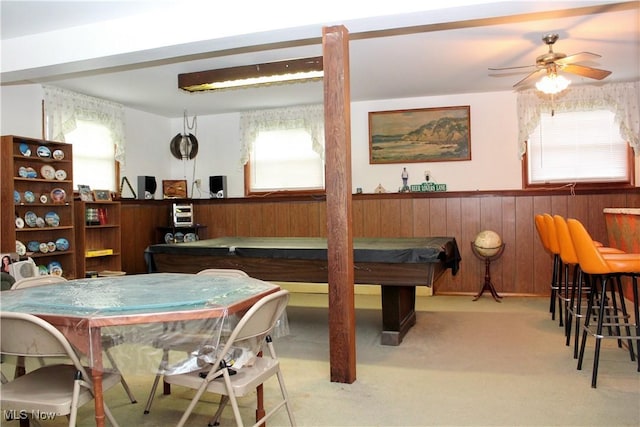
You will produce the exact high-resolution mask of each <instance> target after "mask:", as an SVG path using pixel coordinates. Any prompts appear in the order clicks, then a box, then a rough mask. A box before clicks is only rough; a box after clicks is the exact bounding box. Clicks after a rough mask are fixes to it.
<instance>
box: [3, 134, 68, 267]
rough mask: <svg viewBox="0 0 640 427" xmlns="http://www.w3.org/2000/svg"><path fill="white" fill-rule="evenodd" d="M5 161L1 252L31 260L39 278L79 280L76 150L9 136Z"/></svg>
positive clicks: (7, 137) (38, 140) (4, 138)
mask: <svg viewBox="0 0 640 427" xmlns="http://www.w3.org/2000/svg"><path fill="white" fill-rule="evenodd" d="M47 153H48V155H47ZM54 154H55V156H54ZM0 162H1V165H2V167H1V168H0V177H1V178H2V192H1V196H0V201H1V204H2V209H1V210H0V250H1V251H2V252H3V253H8V252H18V253H19V255H21V258H25V259H26V257H31V258H32V259H33V260H34V262H35V263H36V264H37V265H38V266H39V268H40V274H47V273H48V272H51V271H54V272H56V273H58V274H59V271H60V270H59V269H62V276H64V277H66V278H67V279H74V278H76V277H77V271H76V253H75V251H76V248H75V232H74V225H75V221H74V220H75V218H74V209H73V151H72V147H71V145H70V144H65V143H61V142H53V141H45V140H40V139H34V138H26V137H19V136H13V135H5V136H2V146H1V159H0ZM34 218H35V219H36V220H35V221H34V220H33V219H34ZM65 242H66V244H65ZM36 243H38V245H36ZM40 244H44V246H41V245H40ZM21 245H24V246H25V247H27V250H26V253H20V252H21V251H19V250H18V247H19V246H20V247H21ZM51 249H53V250H51ZM58 266H59V268H57V267H58Z"/></svg>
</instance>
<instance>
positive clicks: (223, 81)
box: [178, 56, 324, 92]
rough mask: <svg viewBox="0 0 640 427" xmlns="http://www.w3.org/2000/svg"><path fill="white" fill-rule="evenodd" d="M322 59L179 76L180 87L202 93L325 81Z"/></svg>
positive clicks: (316, 58) (303, 59)
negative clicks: (323, 79) (323, 78)
mask: <svg viewBox="0 0 640 427" xmlns="http://www.w3.org/2000/svg"><path fill="white" fill-rule="evenodd" d="M323 75H324V71H323V64H322V57H321V56H319V57H314V58H302V59H293V60H288V61H279V62H269V63H265V64H254V65H246V66H241V67H231V68H222V69H219V70H208V71H200V72H195V73H185V74H179V75H178V87H179V88H180V89H182V90H185V91H187V92H200V91H208V90H219V89H228V88H240V87H248V86H265V85H270V84H280V83H290V82H305V81H314V80H319V79H322V77H323Z"/></svg>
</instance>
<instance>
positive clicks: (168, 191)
mask: <svg viewBox="0 0 640 427" xmlns="http://www.w3.org/2000/svg"><path fill="white" fill-rule="evenodd" d="M162 198H163V199H186V198H187V180H186V179H165V180H162Z"/></svg>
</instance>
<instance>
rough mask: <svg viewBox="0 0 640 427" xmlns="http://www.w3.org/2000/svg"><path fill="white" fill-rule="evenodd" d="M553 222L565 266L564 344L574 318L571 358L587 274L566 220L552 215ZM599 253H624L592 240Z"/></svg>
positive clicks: (574, 353)
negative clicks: (574, 326) (566, 300)
mask: <svg viewBox="0 0 640 427" xmlns="http://www.w3.org/2000/svg"><path fill="white" fill-rule="evenodd" d="M553 222H554V224H555V229H556V234H557V236H558V243H559V245H560V259H561V260H562V263H563V264H564V266H565V273H564V277H565V295H569V298H568V303H566V304H565V336H566V342H565V344H566V345H567V346H568V345H570V341H571V329H572V325H573V322H574V319H575V325H576V328H575V334H574V343H573V358H574V359H577V358H578V337H579V335H580V323H581V322H582V318H583V317H584V316H583V314H582V307H583V302H584V301H583V300H584V299H585V298H584V297H585V296H586V295H588V292H589V286H588V283H587V282H588V280H589V277H588V275H585V274H584V273H583V271H582V270H581V269H580V263H579V261H578V255H577V254H576V251H575V248H574V247H573V240H571V234H570V233H569V227H568V226H567V221H566V220H565V218H564V217H563V216H561V215H554V216H553ZM594 243H595V245H596V246H597V249H598V251H599V252H600V253H603V254H604V253H624V252H623V251H621V250H620V249H616V248H610V247H605V246H602V244H601V243H600V242H594ZM570 267H573V274H572V275H571V276H569V269H570ZM569 277H572V282H571V285H570V286H569V285H568V283H569ZM585 285H586V286H585Z"/></svg>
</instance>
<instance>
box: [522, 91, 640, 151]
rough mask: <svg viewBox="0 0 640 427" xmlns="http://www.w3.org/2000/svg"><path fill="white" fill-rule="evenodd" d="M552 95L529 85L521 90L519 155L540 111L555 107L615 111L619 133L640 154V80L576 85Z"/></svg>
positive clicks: (548, 110) (534, 126) (538, 121)
mask: <svg viewBox="0 0 640 427" xmlns="http://www.w3.org/2000/svg"><path fill="white" fill-rule="evenodd" d="M548 97H549V95H545V94H542V93H540V92H539V91H537V90H534V89H530V90H526V91H522V92H519V93H518V107H517V108H518V145H519V147H518V148H519V152H520V157H522V156H523V155H524V153H525V152H526V150H527V146H526V141H527V139H529V135H531V133H532V132H533V131H534V130H535V128H536V127H537V126H538V123H540V114H541V113H543V112H544V113H548V112H551V110H555V111H589V110H602V109H609V110H611V111H612V112H613V113H614V114H615V121H616V123H617V124H618V125H619V126H620V135H622V137H623V138H625V140H626V141H627V142H628V143H629V145H630V146H631V147H632V148H633V150H634V153H635V155H636V156H640V110H639V109H638V105H639V104H640V82H632V83H615V84H609V85H603V86H576V87H572V88H569V89H567V90H566V91H565V92H563V93H561V94H559V95H555V96H554V98H553V99H549V98H548Z"/></svg>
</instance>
